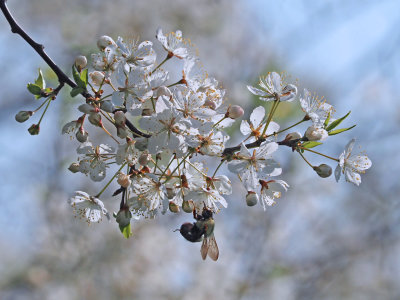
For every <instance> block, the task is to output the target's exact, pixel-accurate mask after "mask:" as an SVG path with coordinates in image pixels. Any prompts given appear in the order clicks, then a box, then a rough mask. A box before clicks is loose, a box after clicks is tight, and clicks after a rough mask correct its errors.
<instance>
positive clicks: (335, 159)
mask: <svg viewBox="0 0 400 300" xmlns="http://www.w3.org/2000/svg"><path fill="white" fill-rule="evenodd" d="M299 148H300V149H303V150H306V151H309V152H312V153H315V154H318V155H321V156H323V157H326V158H329V159H332V160H334V161H336V162H339V159H337V158H333V157H331V156H328V155H325V154H322V153H320V152H317V151H314V150H311V149H308V148H305V147H299Z"/></svg>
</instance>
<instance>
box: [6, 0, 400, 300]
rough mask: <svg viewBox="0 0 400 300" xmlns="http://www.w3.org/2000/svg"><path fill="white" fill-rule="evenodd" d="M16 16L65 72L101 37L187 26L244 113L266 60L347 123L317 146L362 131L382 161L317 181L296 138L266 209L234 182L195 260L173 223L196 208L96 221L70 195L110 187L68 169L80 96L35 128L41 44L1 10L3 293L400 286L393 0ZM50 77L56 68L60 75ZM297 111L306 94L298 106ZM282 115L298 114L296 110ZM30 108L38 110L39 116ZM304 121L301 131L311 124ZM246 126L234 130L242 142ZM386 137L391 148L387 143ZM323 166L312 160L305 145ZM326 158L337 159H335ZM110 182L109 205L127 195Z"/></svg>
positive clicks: (48, 2)
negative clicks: (215, 253) (117, 194)
mask: <svg viewBox="0 0 400 300" xmlns="http://www.w3.org/2000/svg"><path fill="white" fill-rule="evenodd" d="M8 5H9V8H10V10H11V11H12V13H13V14H14V16H15V18H16V19H17V21H18V22H19V23H20V25H22V26H23V28H25V30H26V31H27V32H28V33H29V34H31V36H32V37H33V39H34V40H36V41H38V42H41V43H43V44H44V45H45V47H46V48H45V50H46V51H47V53H48V54H49V55H50V56H51V57H52V58H53V59H54V60H55V61H56V62H57V63H58V64H59V66H61V67H62V69H64V70H65V71H66V72H69V70H70V66H71V64H72V63H73V60H74V57H75V56H76V55H78V54H85V55H88V54H89V53H91V52H94V51H96V40H97V38H98V37H99V36H101V35H104V34H107V35H110V36H112V37H114V38H116V37H117V36H118V35H121V36H134V37H140V38H141V40H147V39H148V40H151V41H153V42H155V38H154V36H155V31H156V29H157V27H158V26H161V27H162V28H163V29H164V30H165V32H169V31H174V30H176V29H181V30H182V31H183V34H184V36H185V37H189V38H190V39H191V40H192V41H193V43H194V44H195V45H196V46H197V48H198V50H199V55H200V58H201V60H202V63H203V64H204V67H205V69H206V70H207V71H208V73H209V74H210V75H211V76H214V77H216V78H217V80H218V81H219V82H220V83H222V85H223V86H224V88H226V90H227V98H228V99H229V101H231V102H234V103H237V104H240V105H242V106H243V107H245V108H246V112H247V114H249V113H250V112H251V110H252V108H253V107H254V106H255V105H258V104H259V102H257V104H256V103H255V102H254V101H255V99H254V98H252V97H251V95H250V93H249V92H248V91H247V89H246V85H247V84H254V83H255V82H256V81H257V78H258V76H259V75H261V74H265V73H266V72H267V71H272V70H274V71H278V72H281V71H285V72H286V73H287V74H289V75H290V78H291V79H292V80H293V81H295V80H297V82H298V86H299V87H300V88H299V91H302V89H303V88H304V87H307V88H308V89H309V90H311V91H313V92H314V91H315V92H316V93H317V94H318V95H321V96H325V97H326V98H327V100H328V102H329V103H331V104H333V105H334V106H335V108H336V117H339V116H342V115H344V114H345V113H347V112H348V111H349V110H351V111H352V113H351V115H350V117H349V118H348V119H347V120H346V121H345V122H344V124H345V125H344V126H351V125H353V124H357V126H356V127H355V128H354V129H353V130H351V131H349V132H346V133H343V134H340V135H338V136H334V137H331V138H330V139H329V140H328V141H329V142H328V143H327V145H324V146H322V147H321V149H320V150H321V151H323V152H324V153H327V154H330V155H332V156H338V155H339V154H340V153H341V151H343V148H344V146H345V145H346V143H347V142H348V141H349V140H350V139H351V138H353V137H356V138H357V145H356V147H357V150H358V145H361V147H362V148H361V149H362V150H365V151H366V152H367V154H368V156H369V157H370V158H371V160H372V162H373V165H372V168H371V169H370V170H369V171H368V172H367V174H365V175H363V176H362V181H363V182H362V184H361V186H360V187H359V188H357V187H355V186H353V185H351V184H349V183H345V182H344V181H341V182H340V183H339V184H338V183H336V182H335V180H334V178H333V177H330V178H328V179H322V178H319V177H317V176H316V175H315V173H314V172H313V171H312V170H311V169H310V168H309V167H308V166H307V165H305V163H304V162H303V161H302V160H301V159H300V158H299V157H297V156H295V155H292V153H291V152H290V150H289V149H282V150H281V151H280V155H279V161H280V162H281V164H282V166H283V168H284V174H283V176H282V179H284V180H286V181H287V182H288V183H289V184H290V186H291V188H290V190H289V191H288V193H287V194H285V195H284V196H283V197H282V199H280V201H279V202H278V204H277V205H275V206H274V207H272V208H270V209H268V210H267V212H264V211H263V210H262V208H261V207H260V206H256V207H251V208H250V207H247V206H246V204H245V200H244V196H245V191H243V190H241V189H237V190H235V192H234V195H235V196H232V197H231V198H230V199H229V207H228V209H226V210H224V211H223V212H222V213H220V214H218V215H217V216H216V220H217V227H216V233H215V234H216V238H217V241H218V243H219V248H220V252H221V256H220V259H219V260H218V262H217V263H214V262H211V261H205V262H203V261H201V258H200V255H199V248H200V245H199V244H191V243H188V242H186V241H185V240H184V239H183V238H182V237H181V236H180V235H179V234H177V233H174V232H172V230H173V229H175V228H178V227H179V226H180V224H181V223H183V222H185V221H191V216H190V215H186V214H184V213H181V214H180V215H179V216H176V215H172V214H169V215H168V216H163V217H160V218H158V219H157V220H156V221H143V222H140V223H135V224H134V225H133V226H134V227H133V230H134V237H133V238H131V239H129V240H125V239H124V238H123V237H122V235H121V234H120V233H119V230H118V228H117V226H114V225H115V224H113V223H111V224H109V223H107V222H103V223H101V224H95V225H92V226H89V227H88V226H87V225H86V223H85V222H82V221H80V220H77V219H75V218H74V217H73V214H72V210H71V209H70V207H69V206H68V204H67V199H68V198H69V197H70V195H71V194H72V193H73V191H75V190H86V191H88V192H91V193H95V192H96V191H98V190H99V189H101V187H102V186H101V185H96V184H93V183H91V182H90V181H88V180H86V179H85V177H84V176H81V175H78V174H75V175H73V174H71V173H70V172H69V171H68V170H67V169H66V168H67V167H68V165H69V164H70V163H71V162H73V161H75V160H76V155H75V148H76V147H77V144H76V141H70V140H69V138H68V137H66V136H61V135H60V132H61V127H62V125H64V124H65V123H66V122H68V121H70V120H72V119H73V117H74V116H75V112H74V109H75V108H76V107H77V104H78V103H79V100H78V99H74V100H71V99H70V98H69V97H68V93H69V92H68V91H67V92H65V94H63V95H62V97H59V98H57V100H56V103H54V105H53V104H52V106H53V107H50V108H51V114H48V115H46V117H45V120H44V121H43V123H42V126H41V127H42V128H41V133H40V135H39V136H33V137H32V136H30V135H29V134H28V132H27V128H28V127H29V126H30V124H31V123H32V122H30V121H28V122H26V123H23V124H19V123H17V122H15V120H14V116H15V114H16V113H17V112H18V111H19V110H29V109H34V108H35V107H36V103H34V101H35V100H33V97H31V95H30V94H29V93H28V91H27V90H26V84H27V83H28V82H32V81H33V80H34V79H35V78H36V76H37V68H38V67H40V68H42V69H43V70H45V74H48V75H49V76H50V75H51V74H50V73H49V72H48V71H47V72H46V66H45V64H44V62H43V61H42V60H41V59H40V57H39V56H38V55H37V54H36V53H35V52H34V51H33V50H32V49H31V48H30V47H29V46H28V45H27V44H26V43H25V42H24V41H23V40H22V39H21V38H20V37H19V36H17V35H14V34H12V33H11V32H10V28H9V25H8V24H7V22H6V20H5V19H4V17H3V16H2V15H1V16H0V57H1V60H0V67H1V70H3V71H2V76H1V78H2V83H3V89H2V93H1V94H0V125H1V128H2V129H1V139H0V149H1V154H2V155H1V156H0V176H1V179H2V184H1V185H0V226H1V230H0V299H7V300H8V299H12V300H14V299H266V298H268V299H400V288H399V286H398V278H400V256H399V255H398V253H400V252H399V251H400V243H399V235H400V232H399V228H400V206H399V200H398V198H399V196H398V195H399V194H400V185H399V183H398V182H399V175H398V171H399V169H400V166H399V163H400V159H399V155H398V149H399V146H400V144H399V137H400V135H399V129H400V96H399V93H398V85H399V83H400V31H399V28H400V2H399V1H395V0H393V1H361V0H360V1H344V0H343V1H328V0H327V1H311V0H303V1H301V0H297V1H262V0H248V1H245V0H242V1H229V0H200V1H199V0H197V1H194V0H173V1H162V0H148V1H138V0H136V1H130V0H116V1H113V2H111V1H102V0H91V1H87V0H86V1H85V0H70V1H68V2H65V1H61V0H37V1H29V0H20V1H12V0H10V1H8ZM53 79H54V78H53ZM297 108H298V107H297ZM284 113H287V114H288V115H289V117H285V115H284V114H281V115H279V117H280V119H279V118H277V119H275V121H277V122H279V123H280V124H281V127H282V126H284V124H287V125H290V124H292V123H293V121H297V119H296V117H298V116H301V114H300V115H296V114H295V113H294V112H293V111H292V110H290V109H287V110H286V111H284ZM34 120H35V121H36V119H34ZM303 129H305V128H303ZM239 138H240V134H239V135H237V136H236V138H235V137H234V138H233V139H232V142H237V141H239ZM390 143H393V145H390ZM307 157H308V158H309V159H310V160H311V161H312V162H313V163H314V164H318V163H323V162H325V163H326V161H324V160H321V159H320V158H319V157H315V156H312V155H308V156H307ZM332 167H334V166H333V165H332ZM110 195H111V191H109V193H108V194H107V195H106V196H107V197H109V198H108V199H105V204H106V206H107V207H109V210H111V211H112V210H116V209H117V206H118V204H117V203H116V202H115V201H116V200H115V199H112V198H111V197H110Z"/></svg>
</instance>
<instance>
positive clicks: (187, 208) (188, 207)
mask: <svg viewBox="0 0 400 300" xmlns="http://www.w3.org/2000/svg"><path fill="white" fill-rule="evenodd" d="M182 209H183V211H184V212H186V213H192V212H193V209H194V203H193V201H192V200H183V203H182Z"/></svg>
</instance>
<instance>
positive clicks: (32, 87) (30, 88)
mask: <svg viewBox="0 0 400 300" xmlns="http://www.w3.org/2000/svg"><path fill="white" fill-rule="evenodd" d="M26 87H27V89H28V91H29V92H30V93H31V94H33V95H37V96H40V94H41V93H42V89H41V88H40V86H38V85H36V84H33V83H28V84H27V86H26Z"/></svg>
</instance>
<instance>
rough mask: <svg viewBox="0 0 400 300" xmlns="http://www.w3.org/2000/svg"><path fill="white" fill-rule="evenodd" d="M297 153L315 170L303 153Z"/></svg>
mask: <svg viewBox="0 0 400 300" xmlns="http://www.w3.org/2000/svg"><path fill="white" fill-rule="evenodd" d="M297 153H299V154H300V156H301V157H302V158H303V159H304V161H305V162H306V163H307V164H308V165H309V166H310V167H311V168H313V169H314V166H313V165H312V164H310V162H309V161H308V160H307V159H306V158H305V157H304V155H303V153H301V152H300V151H297Z"/></svg>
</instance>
